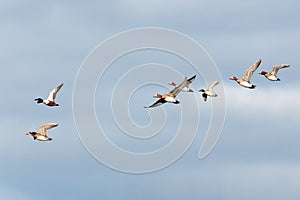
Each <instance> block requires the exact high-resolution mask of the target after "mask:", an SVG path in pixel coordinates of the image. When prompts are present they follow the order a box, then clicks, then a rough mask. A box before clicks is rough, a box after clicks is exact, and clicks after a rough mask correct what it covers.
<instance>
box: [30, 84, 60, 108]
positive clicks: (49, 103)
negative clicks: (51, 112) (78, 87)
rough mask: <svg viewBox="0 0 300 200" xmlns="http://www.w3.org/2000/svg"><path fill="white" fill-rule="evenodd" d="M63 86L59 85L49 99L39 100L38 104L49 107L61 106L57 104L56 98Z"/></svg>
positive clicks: (37, 100)
mask: <svg viewBox="0 0 300 200" xmlns="http://www.w3.org/2000/svg"><path fill="white" fill-rule="evenodd" d="M62 86H63V83H61V84H59V85H58V86H57V87H56V88H54V89H53V90H52V91H51V92H50V93H49V96H48V98H47V99H42V98H37V99H35V101H36V102H37V103H43V104H45V105H47V106H59V104H57V103H55V97H56V94H57V92H58V91H59V90H60V88H61V87H62Z"/></svg>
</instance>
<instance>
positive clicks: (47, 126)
mask: <svg viewBox="0 0 300 200" xmlns="http://www.w3.org/2000/svg"><path fill="white" fill-rule="evenodd" d="M56 126H58V124H57V123H48V124H43V125H41V126H40V130H39V133H40V134H41V135H44V136H46V132H47V130H49V129H51V128H54V127H56Z"/></svg>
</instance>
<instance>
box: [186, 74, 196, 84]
mask: <svg viewBox="0 0 300 200" xmlns="http://www.w3.org/2000/svg"><path fill="white" fill-rule="evenodd" d="M195 78H196V75H194V76H192V77H191V78H189V79H188V80H187V81H188V82H189V84H191V83H192V82H193V81H194V80H195Z"/></svg>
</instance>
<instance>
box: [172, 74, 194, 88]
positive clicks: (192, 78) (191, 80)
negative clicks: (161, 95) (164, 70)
mask: <svg viewBox="0 0 300 200" xmlns="http://www.w3.org/2000/svg"><path fill="white" fill-rule="evenodd" d="M195 78H196V75H194V76H192V77H191V78H189V79H188V80H187V81H188V82H189V84H191V83H192V82H193V81H194V80H195ZM169 85H172V86H174V87H177V86H178V84H176V83H175V82H173V81H171V82H170V83H169ZM182 92H194V91H193V90H192V89H190V88H189V86H186V87H184V88H183V89H182Z"/></svg>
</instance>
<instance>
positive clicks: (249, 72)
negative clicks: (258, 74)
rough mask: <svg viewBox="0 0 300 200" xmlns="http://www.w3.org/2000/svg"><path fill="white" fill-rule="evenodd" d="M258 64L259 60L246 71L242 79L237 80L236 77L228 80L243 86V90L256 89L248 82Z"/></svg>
mask: <svg viewBox="0 0 300 200" xmlns="http://www.w3.org/2000/svg"><path fill="white" fill-rule="evenodd" d="M260 63H261V59H259V60H258V61H256V63H254V64H253V65H252V66H250V67H249V68H248V70H247V71H246V73H245V75H244V77H243V78H241V79H238V78H237V77H235V76H232V77H231V78H230V80H234V81H236V82H237V83H238V84H240V85H241V86H243V87H245V88H249V89H254V88H255V87H256V85H254V84H251V83H250V80H251V77H252V75H253V73H254V71H255V70H256V69H257V68H258V67H259V65H260Z"/></svg>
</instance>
